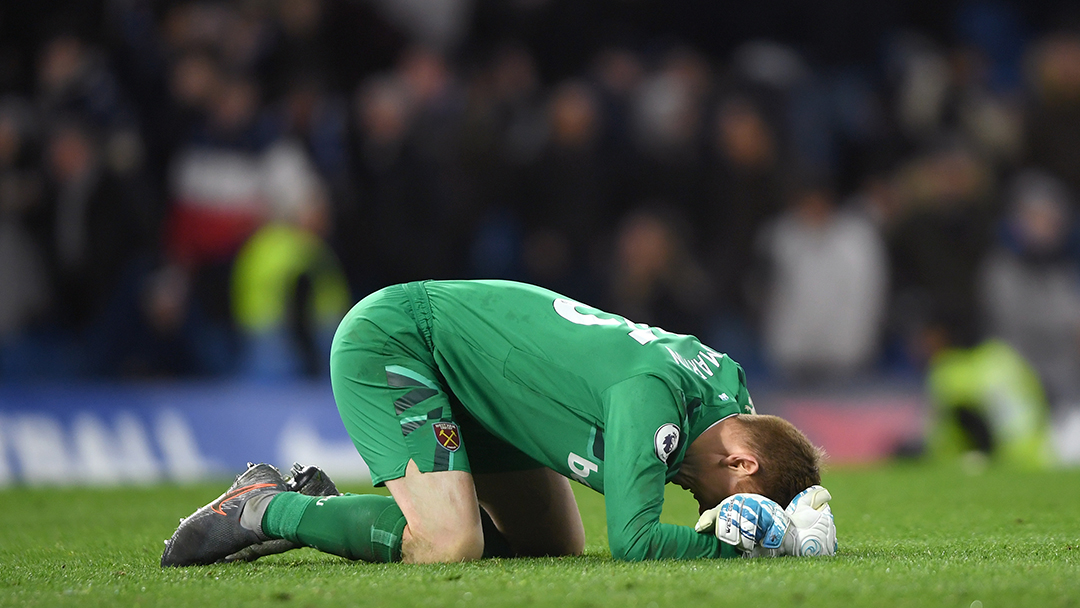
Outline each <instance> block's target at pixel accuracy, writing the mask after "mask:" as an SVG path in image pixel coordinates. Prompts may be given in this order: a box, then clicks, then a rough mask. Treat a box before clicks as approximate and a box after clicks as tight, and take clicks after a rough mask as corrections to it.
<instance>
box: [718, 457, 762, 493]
mask: <svg viewBox="0 0 1080 608" xmlns="http://www.w3.org/2000/svg"><path fill="white" fill-rule="evenodd" d="M720 464H721V465H722V466H724V467H725V468H726V469H727V471H728V474H730V475H731V477H732V480H733V482H734V483H733V484H732V489H733V490H734V491H735V492H736V493H739V492H751V493H752V492H756V487H755V486H756V484H755V483H754V482H755V479H754V478H753V475H754V474H755V473H757V472H758V470H760V468H761V465H760V463H759V462H758V458H757V456H755V455H754V454H752V453H750V452H747V451H744V450H739V451H738V452H736V453H734V454H728V455H727V456H724V457H723V459H721V461H720Z"/></svg>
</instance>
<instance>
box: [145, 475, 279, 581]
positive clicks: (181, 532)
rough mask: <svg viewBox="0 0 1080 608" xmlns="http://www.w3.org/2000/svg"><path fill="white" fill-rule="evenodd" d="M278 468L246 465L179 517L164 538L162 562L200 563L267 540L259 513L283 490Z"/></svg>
mask: <svg viewBox="0 0 1080 608" xmlns="http://www.w3.org/2000/svg"><path fill="white" fill-rule="evenodd" d="M286 489H287V488H286V486H285V480H284V479H282V477H281V472H279V471H278V470H277V469H275V468H274V467H272V466H271V465H268V464H251V463H248V469H247V470H246V471H244V472H243V473H241V474H240V475H238V476H237V478H236V481H235V482H233V484H232V486H230V487H229V489H228V491H226V492H225V493H224V494H222V495H221V496H219V497H217V499H215V500H214V501H213V502H211V503H210V504H208V505H206V506H205V507H202V508H201V509H199V510H198V511H195V513H193V514H192V515H191V516H190V517H188V518H186V519H182V520H180V527H178V528H177V529H176V532H174V533H173V535H172V538H170V539H169V540H167V541H165V553H163V554H162V555H161V566H162V567H166V566H203V565H206V564H213V563H216V562H219V561H221V560H222V559H224V558H225V557H226V556H228V555H231V554H233V553H236V552H237V551H239V550H241V549H243V548H244V547H248V546H250V545H254V544H256V543H260V542H262V541H264V540H267V539H268V538H269V537H268V536H266V535H265V534H263V531H262V515H263V513H264V512H265V511H266V505H268V504H269V503H270V499H271V498H273V497H274V496H275V495H277V494H279V493H281V492H285V491H286Z"/></svg>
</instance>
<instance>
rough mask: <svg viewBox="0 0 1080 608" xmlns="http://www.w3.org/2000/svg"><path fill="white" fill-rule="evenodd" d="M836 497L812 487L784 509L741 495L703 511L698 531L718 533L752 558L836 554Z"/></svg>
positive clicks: (819, 488) (762, 498)
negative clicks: (833, 503) (834, 512)
mask: <svg viewBox="0 0 1080 608" xmlns="http://www.w3.org/2000/svg"><path fill="white" fill-rule="evenodd" d="M831 499H832V495H830V494H829V491H828V490H826V489H825V488H823V487H822V486H811V487H809V488H807V489H805V490H803V491H802V492H800V493H799V494H798V495H796V496H795V498H793V499H792V500H791V504H789V505H788V507H787V509H786V510H784V511H780V505H778V504H777V503H776V502H774V501H772V500H769V499H768V498H765V497H763V496H760V495H757V494H736V495H734V496H731V497H728V498H727V499H725V500H724V501H723V502H721V503H720V504H719V505H717V506H716V507H714V508H712V509H709V510H708V511H706V512H705V513H703V514H702V515H701V517H700V518H699V519H698V523H697V525H696V526H695V529H696V530H697V531H698V532H708V531H715V532H716V537H717V538H718V539H720V541H722V542H725V543H727V544H730V545H734V546H735V548H736V549H738V550H739V551H741V552H743V553H744V554H745V555H746V556H747V557H776V556H781V555H795V556H811V555H833V554H835V553H836V548H837V543H836V525H835V523H834V521H833V515H832V509H831V508H830V507H829V500H831ZM777 536H779V539H777Z"/></svg>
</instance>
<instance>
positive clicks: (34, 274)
mask: <svg viewBox="0 0 1080 608" xmlns="http://www.w3.org/2000/svg"><path fill="white" fill-rule="evenodd" d="M33 131H34V125H33V120H32V117H31V114H30V108H29V107H28V106H27V104H24V103H21V102H20V101H19V100H18V99H14V98H6V99H4V100H2V101H0V285H3V286H4V288H3V289H0V376H5V375H9V374H11V373H12V368H13V367H15V366H16V365H18V364H19V363H24V364H25V363H28V362H27V361H26V359H28V358H29V356H28V354H27V353H25V352H19V349H20V344H21V342H22V341H23V340H24V339H25V338H26V334H27V332H28V331H29V330H30V329H31V328H32V327H33V326H34V324H35V322H37V321H41V320H42V319H43V318H44V317H45V315H46V313H47V312H48V308H49V304H50V302H51V288H50V285H49V282H48V276H49V275H48V272H47V267H46V264H45V252H44V250H43V248H42V246H41V243H40V242H38V241H37V240H35V239H34V237H33V233H32V231H31V230H32V227H33V220H34V219H35V217H34V216H35V215H40V211H39V209H38V207H39V206H40V205H41V189H42V179H41V175H40V174H39V172H38V170H37V165H36V163H35V162H34V159H33V156H34V155H35V152H36V151H35V150H34V149H33V148H34V146H33V140H32V136H33ZM20 360H22V361H20Z"/></svg>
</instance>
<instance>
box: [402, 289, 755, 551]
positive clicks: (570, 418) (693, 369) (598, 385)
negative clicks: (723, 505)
mask: <svg viewBox="0 0 1080 608" xmlns="http://www.w3.org/2000/svg"><path fill="white" fill-rule="evenodd" d="M405 288H406V291H408V292H409V293H410V298H411V299H412V301H413V302H414V303H416V304H418V308H419V310H418V312H417V315H418V317H419V318H418V324H419V326H420V329H421V331H424V332H428V333H429V335H428V336H427V337H428V339H429V343H430V344H431V346H432V354H433V357H434V360H435V363H436V365H437V366H438V369H439V371H440V373H441V374H442V375H443V376H444V378H445V380H446V384H447V386H448V388H449V389H450V390H451V391H452V392H453V393H454V395H455V396H456V397H457V398H458V399H460V402H461V404H462V405H463V406H464V408H465V409H466V410H467V411H468V413H469V414H471V415H472V416H473V417H474V418H475V420H476V421H477V422H478V423H479V424H480V425H481V426H483V427H484V428H485V429H486V430H487V431H489V432H490V433H491V434H493V435H495V436H496V437H498V438H500V439H502V440H503V441H505V442H507V443H509V444H511V445H513V446H515V447H516V448H518V449H519V450H521V451H522V452H523V453H525V454H526V455H528V456H529V457H531V458H533V459H534V460H536V461H537V462H539V463H540V464H542V465H544V466H546V467H550V468H551V469H553V470H555V471H557V472H559V473H561V474H563V475H565V476H567V477H570V478H572V479H575V480H577V481H579V482H581V483H583V484H585V485H587V486H589V487H590V488H593V489H594V490H597V491H599V492H601V493H603V494H604V495H605V502H606V508H607V525H608V538H609V542H610V546H611V551H612V554H613V556H615V557H616V558H621V559H630V560H638V559H658V558H694V557H719V556H720V553H721V543H720V542H719V541H718V540H717V539H716V538H715V537H713V536H712V535H708V534H698V533H696V532H694V530H693V529H691V528H689V527H685V526H674V525H668V524H661V523H660V521H659V520H660V511H661V508H662V505H663V501H664V485H665V484H666V483H667V482H668V481H670V480H671V478H672V477H673V476H674V475H675V474H676V473H677V472H678V470H679V465H680V463H681V462H682V459H683V455H684V454H685V452H686V447H687V446H688V445H689V444H690V443H691V442H693V441H694V439H696V438H697V437H698V436H699V435H700V434H701V433H702V432H704V431H705V430H706V429H707V428H709V427H710V426H712V425H713V424H715V423H716V422H718V421H720V420H722V419H724V418H727V417H729V416H733V415H736V414H739V413H748V414H750V413H754V406H753V403H752V402H751V400H750V396H749V394H748V393H747V390H746V379H745V376H744V374H743V370H742V368H741V367H740V366H739V364H738V363H736V362H734V361H732V360H731V359H730V358H729V357H727V356H725V355H724V354H722V353H718V352H716V351H714V350H713V349H711V348H709V347H707V346H705V345H703V344H702V343H701V342H699V341H698V339H697V338H695V337H693V336H688V335H681V334H674V333H670V332H667V331H664V330H662V329H659V328H655V327H649V326H647V325H642V324H638V323H634V322H632V321H630V320H628V319H625V318H623V317H620V316H618V315H614V314H609V313H605V312H602V311H600V310H597V309H595V308H591V307H589V306H586V305H584V304H581V303H578V302H575V301H573V300H569V299H567V298H565V297H563V296H560V295H559V294H557V293H554V292H552V291H548V290H546V289H542V288H539V287H535V286H531V285H525V284H521V283H514V282H509V281H428V282H424V283H413V284H409V285H406V286H405ZM425 307H426V308H427V310H424V308H425ZM466 441H467V438H466Z"/></svg>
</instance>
